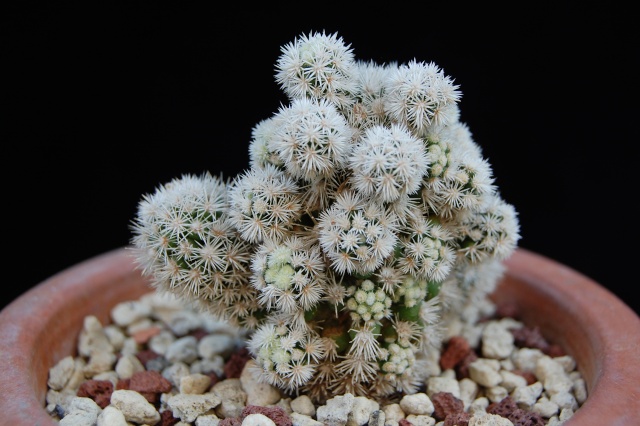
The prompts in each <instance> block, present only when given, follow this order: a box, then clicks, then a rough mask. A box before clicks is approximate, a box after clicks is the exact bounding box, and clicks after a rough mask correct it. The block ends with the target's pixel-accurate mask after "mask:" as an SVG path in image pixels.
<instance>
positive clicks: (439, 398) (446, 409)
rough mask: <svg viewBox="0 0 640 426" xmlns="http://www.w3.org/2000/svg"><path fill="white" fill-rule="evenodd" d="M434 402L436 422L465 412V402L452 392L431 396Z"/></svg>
mask: <svg viewBox="0 0 640 426" xmlns="http://www.w3.org/2000/svg"><path fill="white" fill-rule="evenodd" d="M431 402H433V408H434V410H433V415H432V416H431V417H433V418H434V419H436V421H439V422H440V421H443V420H445V419H446V418H447V416H450V415H452V414H457V413H462V412H464V402H462V400H460V399H458V398H456V397H455V396H453V394H452V393H451V392H436V393H434V394H433V395H432V396H431Z"/></svg>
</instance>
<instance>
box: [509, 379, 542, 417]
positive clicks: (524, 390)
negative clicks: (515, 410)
mask: <svg viewBox="0 0 640 426" xmlns="http://www.w3.org/2000/svg"><path fill="white" fill-rule="evenodd" d="M542 390H543V388H542V383H540V382H535V383H532V384H530V385H529V386H523V387H520V388H517V389H515V390H514V391H513V392H512V393H511V397H512V398H513V400H514V401H515V403H516V404H517V405H518V407H519V408H522V409H525V410H531V408H532V407H533V404H535V403H536V401H537V400H538V398H539V397H540V395H541V394H542Z"/></svg>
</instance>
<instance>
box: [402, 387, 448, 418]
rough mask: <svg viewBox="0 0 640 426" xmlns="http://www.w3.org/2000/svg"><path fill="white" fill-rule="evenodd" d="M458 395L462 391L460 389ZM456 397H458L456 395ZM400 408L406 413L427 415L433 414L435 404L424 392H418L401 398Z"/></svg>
mask: <svg viewBox="0 0 640 426" xmlns="http://www.w3.org/2000/svg"><path fill="white" fill-rule="evenodd" d="M458 395H460V391H459V390H458ZM456 398H458V397H457V396H456ZM400 408H402V411H403V412H404V414H405V415H408V414H414V415H427V416H430V415H431V414H433V410H434V406H433V402H431V399H429V397H428V396H427V394H426V393H424V392H418V393H415V394H413V395H405V396H403V397H402V399H401V400H400Z"/></svg>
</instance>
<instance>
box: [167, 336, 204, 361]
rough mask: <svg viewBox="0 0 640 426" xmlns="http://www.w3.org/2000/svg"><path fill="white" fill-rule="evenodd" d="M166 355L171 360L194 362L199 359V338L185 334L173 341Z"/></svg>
mask: <svg viewBox="0 0 640 426" xmlns="http://www.w3.org/2000/svg"><path fill="white" fill-rule="evenodd" d="M164 357H165V358H166V359H167V361H169V362H184V363H187V364H190V363H192V362H193V361H195V360H196V359H198V340H197V339H196V338H195V337H194V336H184V337H181V338H179V339H177V340H176V341H175V342H173V343H171V345H169V347H168V348H167V352H166V353H165V354H164Z"/></svg>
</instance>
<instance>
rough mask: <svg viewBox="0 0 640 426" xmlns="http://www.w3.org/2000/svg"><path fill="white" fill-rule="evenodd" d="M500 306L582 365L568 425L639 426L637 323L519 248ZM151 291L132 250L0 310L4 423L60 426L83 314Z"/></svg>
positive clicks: (603, 293) (603, 295) (608, 299)
mask: <svg viewBox="0 0 640 426" xmlns="http://www.w3.org/2000/svg"><path fill="white" fill-rule="evenodd" d="M505 264H506V266H507V272H506V276H505V278H504V279H503V280H502V281H501V283H500V285H499V287H498V289H497V291H496V292H495V293H494V299H495V300H496V301H497V302H506V301H509V302H514V303H516V304H517V306H518V307H519V311H520V315H521V318H522V320H523V321H524V322H525V323H526V324H527V325H530V326H539V327H540V330H541V331H542V333H543V334H544V336H545V337H546V338H547V339H549V340H550V341H552V342H555V343H558V344H560V345H561V346H562V347H563V348H564V349H565V351H566V352H567V353H568V354H569V355H571V356H572V357H573V358H574V359H575V360H576V362H577V365H578V368H579V370H580V372H581V373H582V376H583V378H584V379H585V382H586V384H587V389H588V398H587V401H586V402H585V403H584V404H583V405H582V406H581V407H580V408H579V409H578V411H576V413H575V414H574V416H573V417H572V418H571V419H570V420H569V421H567V422H566V423H565V426H602V425H607V426H615V425H631V424H637V423H638V419H640V404H639V403H638V401H639V400H640V368H639V367H640V318H639V317H638V316H637V315H636V313H635V312H634V311H633V310H631V308H629V307H628V306H627V305H626V304H624V303H623V302H622V301H621V300H620V299H619V298H617V296H615V295H614V294H613V293H611V292H609V291H608V290H606V289H605V288H604V287H602V286H600V285H599V284H597V283H596V282H594V281H592V280H590V279H589V278H587V277H585V276H584V275H582V274H580V273H579V272H576V271H575V270H573V269H570V268H568V267H566V266H564V265H562V264H560V263H557V262H555V261H553V260H551V259H548V258H546V257H544V256H541V255H539V254H536V253H533V252H530V251H527V250H525V249H522V248H519V249H517V250H516V252H515V253H514V254H513V255H512V256H511V257H510V258H509V259H508V260H507V261H506V262H505ZM149 291H151V287H150V286H149V284H148V281H147V280H145V279H143V278H142V277H141V275H140V273H139V271H137V270H136V269H135V268H134V262H133V258H132V257H131V255H130V253H129V252H128V249H127V248H120V249H116V250H113V251H111V252H108V253H105V254H103V255H100V256H97V257H95V258H92V259H89V260H87V261H85V262H82V263H79V264H78V265H75V266H73V267H71V268H69V269H67V270H64V271H62V272H60V273H59V274H57V275H55V276H53V277H51V278H49V279H48V280H46V281H44V282H42V283H41V284H39V285H38V286H36V287H34V288H32V289H31V290H29V291H28V292H26V293H24V294H23V295H22V296H20V297H19V298H18V299H16V300H15V301H13V302H12V303H11V304H10V305H8V306H6V307H5V308H4V309H3V310H2V312H0V360H1V364H0V413H1V414H0V423H1V424H3V425H12V426H16V425H22V424H24V425H30V426H33V425H38V426H45V425H51V426H54V425H56V424H57V422H55V421H54V420H53V419H51V418H50V417H49V415H48V414H47V412H46V410H45V408H44V404H45V395H46V391H47V378H48V374H49V369H50V368H51V367H53V366H54V365H55V364H56V363H58V361H60V360H61V359H62V358H64V357H66V356H68V355H74V356H75V355H76V345H77V338H78V335H79V333H80V330H81V328H82V325H83V320H84V317H86V316H87V315H95V316H96V317H97V318H98V319H100V321H101V322H102V323H103V324H107V323H109V322H110V312H111V309H112V308H113V306H115V305H116V304H117V303H119V302H123V301H127V300H134V299H137V298H139V297H140V296H141V295H143V294H144V293H147V292H149Z"/></svg>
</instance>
